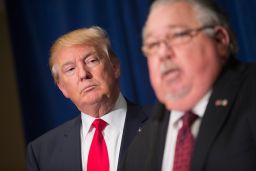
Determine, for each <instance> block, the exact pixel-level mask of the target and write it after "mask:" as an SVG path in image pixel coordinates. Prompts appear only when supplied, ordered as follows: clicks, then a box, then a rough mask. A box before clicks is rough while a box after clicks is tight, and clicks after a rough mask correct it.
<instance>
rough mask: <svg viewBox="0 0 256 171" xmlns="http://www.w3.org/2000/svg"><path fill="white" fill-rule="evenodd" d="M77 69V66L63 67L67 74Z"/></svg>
mask: <svg viewBox="0 0 256 171" xmlns="http://www.w3.org/2000/svg"><path fill="white" fill-rule="evenodd" d="M74 71H75V66H73V65H67V66H64V67H63V73H64V74H66V75H72V74H73V73H74Z"/></svg>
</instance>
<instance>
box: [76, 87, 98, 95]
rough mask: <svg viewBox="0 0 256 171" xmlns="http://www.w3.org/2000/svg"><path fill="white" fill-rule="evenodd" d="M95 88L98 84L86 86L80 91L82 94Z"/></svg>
mask: <svg viewBox="0 0 256 171" xmlns="http://www.w3.org/2000/svg"><path fill="white" fill-rule="evenodd" d="M95 88H96V85H88V86H85V87H84V88H82V89H81V91H80V93H81V94H83V93H88V92H90V91H92V90H93V89H95Z"/></svg>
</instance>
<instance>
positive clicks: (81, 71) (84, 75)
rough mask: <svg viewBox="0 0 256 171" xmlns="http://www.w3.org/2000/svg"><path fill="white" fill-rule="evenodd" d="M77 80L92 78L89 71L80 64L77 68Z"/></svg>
mask: <svg viewBox="0 0 256 171" xmlns="http://www.w3.org/2000/svg"><path fill="white" fill-rule="evenodd" d="M77 73H78V78H79V80H81V81H82V80H84V79H90V78H92V74H91V72H90V71H89V69H88V68H87V67H86V66H85V65H83V64H80V65H79V67H78V72H77Z"/></svg>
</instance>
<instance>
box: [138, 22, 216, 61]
mask: <svg viewBox="0 0 256 171" xmlns="http://www.w3.org/2000/svg"><path fill="white" fill-rule="evenodd" d="M214 27H215V26H203V27H199V28H195V29H183V30H182V31H176V32H170V33H169V34H167V36H166V38H165V39H162V40H156V41H151V42H150V41H148V42H146V43H144V45H143V46H142V52H143V53H144V55H145V56H146V57H150V56H152V55H155V54H157V52H158V50H159V47H160V46H161V43H164V45H166V46H167V47H171V46H176V45H182V44H186V43H188V42H189V41H190V40H191V39H192V38H193V37H195V36H196V35H197V34H198V33H199V32H201V31H203V30H206V29H213V28H214Z"/></svg>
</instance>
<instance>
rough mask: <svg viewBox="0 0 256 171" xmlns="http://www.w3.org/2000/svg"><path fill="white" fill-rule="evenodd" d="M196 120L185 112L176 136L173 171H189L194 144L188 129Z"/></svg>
mask: <svg viewBox="0 0 256 171" xmlns="http://www.w3.org/2000/svg"><path fill="white" fill-rule="evenodd" d="M196 118H197V115H195V114H193V113H191V112H186V113H185V114H184V116H183V117H182V122H183V125H182V127H181V128H180V129H179V132H178V135H177V140H176V147H175V156H174V164H173V171H189V170H190V160H191V155H192V151H193V144H194V137H193V135H192V133H191V129H190V127H191V125H192V123H193V122H194V121H195V120H196Z"/></svg>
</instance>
